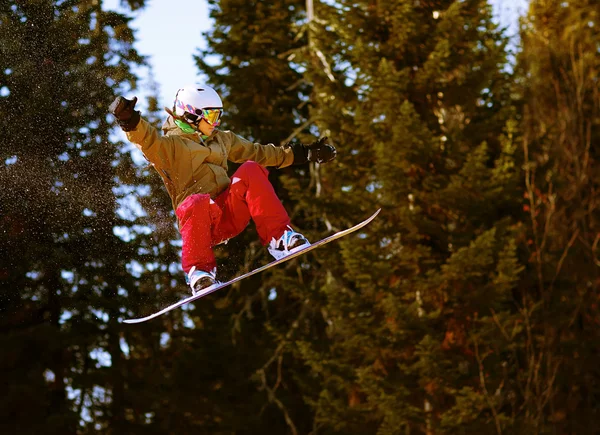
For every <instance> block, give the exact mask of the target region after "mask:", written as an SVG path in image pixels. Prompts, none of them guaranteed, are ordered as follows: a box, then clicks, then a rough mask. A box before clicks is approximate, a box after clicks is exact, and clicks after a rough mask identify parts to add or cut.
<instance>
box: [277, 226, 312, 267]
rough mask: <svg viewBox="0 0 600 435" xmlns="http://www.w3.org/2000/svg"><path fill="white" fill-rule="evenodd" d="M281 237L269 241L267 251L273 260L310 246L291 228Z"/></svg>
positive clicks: (304, 238)
mask: <svg viewBox="0 0 600 435" xmlns="http://www.w3.org/2000/svg"><path fill="white" fill-rule="evenodd" d="M288 228H289V229H288V230H285V232H284V233H283V235H282V236H281V237H280V238H279V239H277V240H275V237H273V238H272V239H271V242H270V243H269V246H268V248H267V249H268V250H269V254H271V255H272V256H273V257H274V258H275V260H279V259H280V258H283V257H286V256H288V255H290V254H292V253H294V252H296V251H299V250H301V249H304V248H307V247H309V246H310V242H309V241H308V240H307V239H306V237H304V236H303V235H302V234H300V233H297V232H296V231H294V230H293V229H292V228H291V227H288Z"/></svg>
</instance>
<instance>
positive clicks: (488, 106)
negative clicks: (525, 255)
mask: <svg viewBox="0 0 600 435" xmlns="http://www.w3.org/2000/svg"><path fill="white" fill-rule="evenodd" d="M313 35H314V42H313V46H314V49H313V52H311V53H309V54H310V55H311V56H310V57H309V58H307V65H312V66H313V67H312V68H307V70H308V71H307V74H306V75H307V76H309V77H310V81H311V82H312V83H314V84H315V87H314V92H313V98H314V99H313V101H314V105H313V107H312V114H313V115H312V116H314V117H315V118H316V119H318V120H319V121H318V122H317V126H318V128H319V131H322V132H327V133H328V134H330V135H331V136H332V137H333V138H335V141H336V145H337V146H338V150H339V154H338V156H339V157H338V160H337V162H338V164H337V165H332V166H331V167H324V168H322V179H323V180H325V181H323V183H322V184H323V186H324V187H323V189H322V191H321V192H320V193H321V195H323V196H322V198H323V199H322V200H320V201H319V199H318V198H317V199H316V200H315V195H316V192H314V193H313V194H312V195H309V196H305V198H304V199H303V203H302V204H303V205H304V206H305V207H306V208H311V207H312V206H311V205H309V204H314V203H315V201H319V202H318V205H319V207H318V208H320V209H321V212H320V215H321V216H322V218H321V221H322V222H324V223H327V222H328V223H330V224H331V226H332V227H333V228H340V227H345V226H347V225H348V222H349V221H352V219H353V218H354V217H355V216H356V215H357V214H362V215H366V214H367V213H368V212H369V211H372V210H374V209H375V208H376V207H377V206H378V204H381V205H383V207H384V211H383V213H382V216H381V218H378V220H377V221H376V222H374V224H373V225H371V226H369V227H368V228H366V230H365V231H364V233H363V234H362V235H360V236H359V237H358V238H348V239H346V240H343V241H342V242H341V243H340V245H341V246H342V249H341V252H339V254H338V249H337V246H332V247H329V248H327V249H323V251H327V252H321V253H320V254H321V255H319V257H318V260H317V262H316V264H315V265H314V266H312V267H311V270H312V272H313V275H312V276H313V280H314V281H312V283H311V285H312V288H313V289H314V292H316V294H315V295H314V296H312V295H311V296H312V298H313V299H312V302H313V304H314V305H315V306H314V311H313V312H315V313H316V312H320V313H321V314H322V318H321V321H320V324H321V325H327V326H326V327H321V328H319V329H318V330H319V331H320V332H319V335H317V337H316V338H315V334H314V331H312V330H306V335H305V337H304V338H303V340H298V342H297V343H296V348H297V351H298V353H297V355H299V356H300V357H301V358H302V359H304V360H305V361H306V363H307V364H309V365H310V367H311V368H312V370H313V371H314V372H315V373H318V374H319V379H320V381H321V384H320V385H315V384H314V383H313V385H312V388H314V391H312V392H310V393H309V394H308V396H309V401H310V402H311V403H312V405H313V406H314V408H315V412H316V416H315V427H323V428H328V429H329V430H332V431H333V432H336V433H345V434H347V433H434V432H444V431H446V432H448V433H455V432H456V431H458V430H459V431H462V432H473V433H481V432H490V431H497V432H500V431H502V430H503V429H504V428H506V427H508V425H509V424H510V423H511V421H510V408H509V406H507V405H506V401H505V399H504V395H505V393H506V392H505V390H503V388H502V385H503V378H502V365H503V364H504V363H505V362H506V358H507V355H506V353H507V346H508V343H507V342H506V340H505V339H504V337H502V336H501V333H500V331H499V329H498V328H497V327H496V322H497V321H498V320H495V319H502V321H507V320H506V319H505V318H512V317H513V316H514V313H513V312H512V310H511V307H510V305H509V303H510V301H511V299H512V293H511V291H512V290H513V287H514V286H515V283H516V281H517V279H518V276H519V273H520V271H521V267H520V266H519V263H518V259H517V243H516V235H517V233H516V231H515V230H516V228H517V225H516V222H515V221H514V220H513V219H511V218H510V215H511V214H512V215H515V214H516V215H518V213H519V195H518V177H517V171H516V167H517V166H516V165H517V163H516V160H517V159H516V156H515V146H514V143H513V130H514V126H512V125H511V124H510V123H508V124H507V121H508V119H509V118H510V116H511V113H512V112H511V110H512V109H511V106H510V101H509V100H507V99H506V97H508V95H509V92H510V87H509V77H508V76H507V74H506V73H505V72H503V70H502V68H503V65H504V63H505V55H506V53H505V44H506V40H505V38H504V37H503V36H502V34H501V32H500V31H499V30H498V29H497V27H496V25H494V24H493V23H492V21H491V9H490V6H489V5H487V4H486V3H485V2H483V1H467V2H453V1H439V2H427V4H420V3H418V4H417V3H414V2H408V1H407V2H404V1H400V2H389V3H377V4H374V3H373V2H362V3H361V2H359V3H356V2H354V3H352V4H350V3H346V2H335V3H334V4H333V5H330V4H328V5H323V4H319V6H318V7H317V8H316V19H315V23H314V30H313ZM320 47H327V50H326V51H324V50H322V49H320ZM324 52H325V53H327V56H326V57H325V58H323V56H322V54H323V53H324ZM319 62H320V63H321V67H320V68H318V67H316V66H315V65H318V64H319ZM325 65H328V67H329V68H327V67H326V66H325ZM503 131H504V134H503ZM314 208H315V209H316V208H317V207H314ZM348 210H352V213H350V214H349V213H348ZM315 318H316V316H315ZM491 355H493V356H491ZM323 430H325V429H323Z"/></svg>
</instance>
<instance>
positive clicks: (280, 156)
mask: <svg viewBox="0 0 600 435" xmlns="http://www.w3.org/2000/svg"><path fill="white" fill-rule="evenodd" d="M224 133H225V134H226V135H227V136H226V138H227V141H228V142H229V144H230V149H229V155H228V159H229V160H231V161H232V162H235V163H242V162H245V161H248V160H254V161H255V162H256V163H258V164H260V165H263V166H275V167H277V168H285V167H286V166H290V165H291V164H292V163H294V153H293V152H292V150H291V149H289V148H283V147H276V146H275V145H273V144H268V145H261V144H259V143H252V142H250V141H249V140H247V139H244V138H243V137H240V136H238V135H237V134H235V133H233V132H231V131H226V132H224Z"/></svg>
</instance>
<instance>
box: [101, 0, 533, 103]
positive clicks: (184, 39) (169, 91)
mask: <svg viewBox="0 0 600 435" xmlns="http://www.w3.org/2000/svg"><path fill="white" fill-rule="evenodd" d="M490 2H491V4H492V5H493V7H494V13H495V16H496V17H497V19H498V20H499V21H500V22H501V24H502V25H506V26H509V34H510V35H516V33H517V30H518V27H517V20H518V15H519V13H523V12H524V11H525V8H526V6H527V0H490ZM119 3H120V0H104V2H103V5H104V8H106V9H118V8H119ZM211 26H212V22H211V20H210V18H209V17H208V5H207V3H206V1H205V0H148V1H147V6H146V8H144V9H143V10H141V11H139V12H136V14H135V19H134V20H133V23H132V27H133V28H134V29H135V30H136V37H137V42H136V44H135V47H136V48H137V50H138V52H139V53H140V54H142V55H144V56H148V62H149V64H150V65H151V68H152V75H153V77H154V81H155V82H156V83H157V85H158V88H159V104H160V105H161V106H170V105H171V104H172V100H173V97H174V96H175V93H176V92H177V89H179V87H181V86H183V85H186V84H188V83H195V82H202V81H203V79H202V77H200V76H199V75H198V70H197V68H196V65H195V64H194V60H193V57H192V56H193V55H194V54H196V53H197V51H198V48H202V47H205V41H204V38H203V37H202V33H203V32H205V31H207V30H209V29H210V27H211ZM141 73H142V77H143V78H142V80H141V82H140V88H141V89H138V90H136V91H134V92H133V93H134V94H135V95H137V96H138V98H140V105H141V106H142V107H143V105H144V102H143V101H142V100H143V97H144V95H145V94H146V92H147V89H148V86H149V84H150V79H149V71H147V70H146V69H144V70H142V71H141ZM126 96H132V95H126Z"/></svg>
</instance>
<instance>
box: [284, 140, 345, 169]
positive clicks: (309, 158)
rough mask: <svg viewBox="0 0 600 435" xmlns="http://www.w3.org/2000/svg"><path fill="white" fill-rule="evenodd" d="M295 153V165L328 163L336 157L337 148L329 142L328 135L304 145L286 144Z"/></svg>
mask: <svg viewBox="0 0 600 435" xmlns="http://www.w3.org/2000/svg"><path fill="white" fill-rule="evenodd" d="M285 146H286V147H288V148H291V149H292V152H293V153H294V165H302V164H304V163H307V162H316V163H327V162H330V161H332V160H333V159H335V154H336V150H335V148H334V147H333V145H329V144H328V143H327V137H322V138H321V139H319V140H317V141H315V142H313V143H311V144H310V145H303V144H301V143H288V144H287V145H285Z"/></svg>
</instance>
